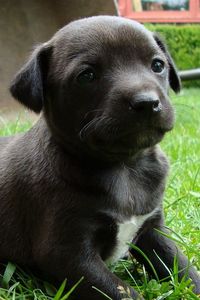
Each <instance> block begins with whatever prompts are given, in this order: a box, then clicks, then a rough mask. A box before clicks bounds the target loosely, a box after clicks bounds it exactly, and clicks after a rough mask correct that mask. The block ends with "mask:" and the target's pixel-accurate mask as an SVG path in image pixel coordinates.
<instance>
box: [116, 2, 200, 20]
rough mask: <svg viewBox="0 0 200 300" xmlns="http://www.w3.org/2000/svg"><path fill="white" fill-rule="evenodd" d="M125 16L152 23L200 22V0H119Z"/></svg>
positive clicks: (121, 12)
mask: <svg viewBox="0 0 200 300" xmlns="http://www.w3.org/2000/svg"><path fill="white" fill-rule="evenodd" d="M118 5H119V13H120V15H121V16H123V17H127V18H129V19H134V20H137V21H139V22H143V23H144V22H146V23H148V22H150V23H153V22H154V23H200V0H118Z"/></svg>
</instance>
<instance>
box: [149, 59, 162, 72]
mask: <svg viewBox="0 0 200 300" xmlns="http://www.w3.org/2000/svg"><path fill="white" fill-rule="evenodd" d="M164 68H165V63H164V61H162V60H161V59H158V58H155V59H154V60H153V61H152V64H151V69H152V71H153V72H154V73H162V71H163V70H164Z"/></svg>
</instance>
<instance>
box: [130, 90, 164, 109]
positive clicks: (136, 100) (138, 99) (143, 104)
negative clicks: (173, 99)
mask: <svg viewBox="0 0 200 300" xmlns="http://www.w3.org/2000/svg"><path fill="white" fill-rule="evenodd" d="M130 107H131V109H133V110H135V111H138V112H139V111H140V112H146V113H157V112H160V111H161V110H162V105H161V103H160V100H159V99H158V97H157V95H156V94H154V93H152V94H151V93H149V94H140V95H136V96H134V97H133V99H132V100H131V101H130Z"/></svg>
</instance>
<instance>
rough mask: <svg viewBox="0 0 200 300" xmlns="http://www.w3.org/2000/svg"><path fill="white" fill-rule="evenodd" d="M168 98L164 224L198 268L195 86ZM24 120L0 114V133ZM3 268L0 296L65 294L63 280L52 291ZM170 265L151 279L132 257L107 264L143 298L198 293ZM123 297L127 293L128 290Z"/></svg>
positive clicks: (199, 160) (198, 108)
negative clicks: (160, 277)
mask: <svg viewBox="0 0 200 300" xmlns="http://www.w3.org/2000/svg"><path fill="white" fill-rule="evenodd" d="M172 98H173V105H174V107H175V110H176V125H175V128H174V130H173V131H172V132H171V133H168V134H167V135H166V137H165V139H164V141H163V142H162V143H161V146H162V149H163V150H164V151H165V153H166V154H167V156H168V157H169V160H170V164H171V170H170V174H169V178H168V183H167V189H166V192H165V201H164V203H165V205H164V207H165V216H166V224H167V226H169V227H170V228H171V229H172V239H175V240H177V242H178V243H179V245H180V247H181V248H182V250H183V251H184V252H185V254H186V255H187V256H188V257H189V259H190V261H191V262H192V263H193V264H194V265H195V266H196V267H197V269H198V270H200V184H199V182H200V89H185V90H183V91H182V92H181V94H180V95H178V96H174V95H173V97H172ZM30 126H31V123H30V122H28V121H23V122H20V121H19V120H17V121H16V122H12V123H10V122H6V121H5V120H2V118H0V135H10V134H14V133H15V132H21V131H26V130H27V128H29V127H30ZM5 268H6V271H5V273H3V272H2V276H1V277H2V279H1V281H2V283H3V284H2V287H1V288H0V300H2V299H6V300H7V299H8V300H10V299H12V300H15V299H20V300H21V299H34V300H37V299H41V300H44V299H55V300H60V299H62V300H64V299H67V296H68V295H66V296H65V295H64V289H63V287H64V285H65V282H64V283H63V285H62V286H61V287H60V289H59V291H56V289H55V288H54V287H52V286H50V285H49V284H47V283H45V282H42V281H40V280H38V279H37V278H35V277H34V276H33V275H32V274H29V273H24V271H22V270H21V269H20V268H16V267H15V265H13V264H8V265H7V266H5V267H4V268H3V267H2V269H3V270H5ZM176 268H177V266H176V261H175V263H174V269H173V270H172V271H171V274H172V275H171V278H169V281H168V282H158V281H156V280H154V279H151V278H150V277H149V276H148V274H147V273H146V271H145V269H144V268H143V267H142V266H140V265H139V264H137V263H136V262H135V261H134V262H132V261H130V260H128V261H120V262H118V263H117V264H116V265H114V266H112V267H111V270H112V271H113V272H115V273H116V274H117V275H118V276H119V277H121V278H122V279H123V280H126V281H127V282H128V283H129V284H130V285H131V286H134V287H136V288H137V289H138V290H139V291H140V292H141V293H142V294H143V296H144V298H145V299H147V300H153V299H156V300H162V299H169V300H176V299H177V300H178V299H200V298H199V297H197V296H195V295H194V294H193V293H192V291H191V287H189V282H187V281H184V280H183V281H182V282H181V283H178V281H177V274H176V273H177V269H176ZM133 276H134V277H133ZM127 292H128V291H127ZM121 293H122V294H123V295H125V291H123V290H121ZM124 297H125V296H124ZM125 298H127V299H131V298H130V297H129V296H128V295H126V297H125ZM105 299H106V298H105Z"/></svg>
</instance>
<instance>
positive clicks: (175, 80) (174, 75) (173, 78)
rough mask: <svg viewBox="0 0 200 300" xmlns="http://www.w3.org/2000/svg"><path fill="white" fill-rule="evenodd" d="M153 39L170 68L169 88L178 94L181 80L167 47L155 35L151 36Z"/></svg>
mask: <svg viewBox="0 0 200 300" xmlns="http://www.w3.org/2000/svg"><path fill="white" fill-rule="evenodd" d="M153 37H154V39H155V41H156V43H157V44H158V46H159V47H160V49H161V50H162V51H163V52H164V54H165V56H166V57H167V60H168V63H169V67H170V70H169V84H170V86H171V88H172V89H173V90H174V92H176V93H178V92H180V89H181V80H180V77H179V75H178V72H177V69H176V66H175V64H174V62H173V59H172V57H171V55H170V54H169V51H168V50H167V47H166V46H165V44H164V42H163V41H162V39H161V38H160V37H159V36H158V35H157V34H155V33H154V34H153Z"/></svg>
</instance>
